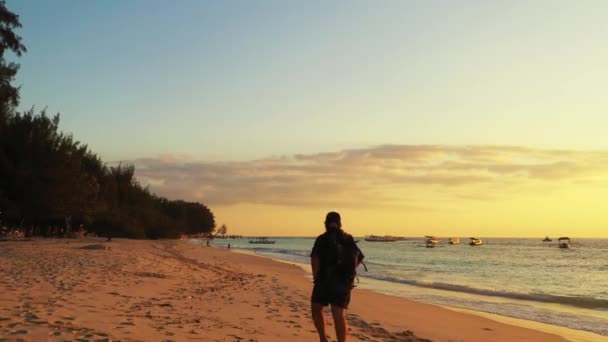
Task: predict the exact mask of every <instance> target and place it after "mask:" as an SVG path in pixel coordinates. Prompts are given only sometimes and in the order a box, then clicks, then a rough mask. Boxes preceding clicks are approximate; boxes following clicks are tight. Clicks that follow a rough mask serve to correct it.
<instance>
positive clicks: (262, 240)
mask: <svg viewBox="0 0 608 342" xmlns="http://www.w3.org/2000/svg"><path fill="white" fill-rule="evenodd" d="M275 242H277V241H276V240H268V238H267V237H257V238H254V239H253V240H249V243H255V244H263V245H271V244H274V243H275Z"/></svg>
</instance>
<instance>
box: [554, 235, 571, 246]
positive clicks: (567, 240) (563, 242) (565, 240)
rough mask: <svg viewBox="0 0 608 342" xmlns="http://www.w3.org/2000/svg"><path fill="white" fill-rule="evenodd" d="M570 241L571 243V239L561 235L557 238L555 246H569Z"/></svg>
mask: <svg viewBox="0 0 608 342" xmlns="http://www.w3.org/2000/svg"><path fill="white" fill-rule="evenodd" d="M571 243H572V241H571V240H570V238H569V237H567V236H562V237H560V238H559V239H557V246H558V247H559V248H570V244H571Z"/></svg>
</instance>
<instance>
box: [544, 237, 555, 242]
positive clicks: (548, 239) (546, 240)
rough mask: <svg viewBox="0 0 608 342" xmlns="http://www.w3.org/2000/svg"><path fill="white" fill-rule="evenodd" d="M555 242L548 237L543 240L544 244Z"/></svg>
mask: <svg viewBox="0 0 608 342" xmlns="http://www.w3.org/2000/svg"><path fill="white" fill-rule="evenodd" d="M551 241H553V240H551V239H550V238H549V237H548V236H545V238H544V239H543V242H551Z"/></svg>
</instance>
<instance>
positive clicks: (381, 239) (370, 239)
mask: <svg viewBox="0 0 608 342" xmlns="http://www.w3.org/2000/svg"><path fill="white" fill-rule="evenodd" d="M398 240H399V238H397V237H395V236H389V235H385V236H378V235H369V236H366V237H365V241H367V242H395V241H398Z"/></svg>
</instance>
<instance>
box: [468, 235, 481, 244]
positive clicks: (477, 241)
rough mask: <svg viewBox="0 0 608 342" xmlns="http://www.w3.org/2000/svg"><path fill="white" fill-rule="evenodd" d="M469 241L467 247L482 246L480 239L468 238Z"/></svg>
mask: <svg viewBox="0 0 608 342" xmlns="http://www.w3.org/2000/svg"><path fill="white" fill-rule="evenodd" d="M470 239H471V241H470V242H469V246H481V245H483V241H481V239H478V238H474V237H472V238H470Z"/></svg>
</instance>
